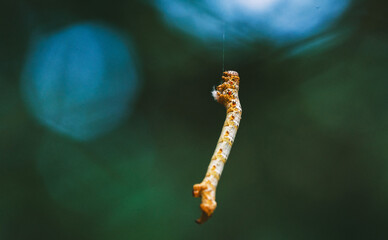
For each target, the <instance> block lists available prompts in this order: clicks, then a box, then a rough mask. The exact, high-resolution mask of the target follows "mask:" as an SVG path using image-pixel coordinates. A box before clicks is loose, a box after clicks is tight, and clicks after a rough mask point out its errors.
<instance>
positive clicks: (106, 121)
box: [21, 22, 138, 141]
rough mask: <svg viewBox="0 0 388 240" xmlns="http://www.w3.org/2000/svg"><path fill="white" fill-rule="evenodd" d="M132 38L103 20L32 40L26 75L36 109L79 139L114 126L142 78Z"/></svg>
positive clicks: (25, 83) (27, 93) (41, 118)
mask: <svg viewBox="0 0 388 240" xmlns="http://www.w3.org/2000/svg"><path fill="white" fill-rule="evenodd" d="M130 46H131V44H130V41H129V40H128V39H126V38H125V37H124V36H123V35H122V34H120V33H119V32H117V31H115V30H113V29H111V28H110V27H108V26H106V25H103V24H98V23H90V22H87V23H78V24H75V25H72V26H69V27H67V28H65V29H62V30H59V31H57V32H55V33H52V34H49V35H47V36H41V37H40V38H39V40H38V41H36V42H35V43H34V44H32V47H31V49H30V52H29V54H28V57H27V60H26V63H25V67H24V72H23V75H22V84H21V86H22V94H23V96H24V99H25V102H26V104H27V105H28V107H29V109H30V110H31V113H32V114H33V115H34V116H35V117H36V118H37V119H38V120H39V122H41V123H42V124H43V125H45V126H47V127H48V128H50V129H52V130H54V131H56V132H59V133H62V134H65V135H67V136H69V137H72V138H74V139H77V140H81V141H85V140H91V139H94V138H96V137H98V136H100V135H102V134H104V133H107V132H109V131H111V130H112V129H114V128H115V127H116V126H117V125H118V124H119V123H121V122H122V121H123V120H124V119H125V117H126V116H128V115H129V114H130V113H131V105H132V103H133V101H134V100H135V97H134V96H135V93H136V91H137V90H138V78H137V73H136V67H135V61H134V59H133V52H132V49H131V47H130Z"/></svg>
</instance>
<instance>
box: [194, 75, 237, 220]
mask: <svg viewBox="0 0 388 240" xmlns="http://www.w3.org/2000/svg"><path fill="white" fill-rule="evenodd" d="M239 85H240V77H239V75H238V73H237V72H236V71H226V72H224V73H223V76H222V83H221V84H220V85H218V86H217V87H216V88H215V89H214V90H213V91H212V96H213V98H214V100H216V101H217V102H219V103H220V104H222V105H224V106H225V108H226V119H225V122H224V126H223V128H222V131H221V135H220V138H219V139H218V142H217V146H216V149H215V150H214V153H213V156H212V158H211V160H210V164H209V167H208V169H207V172H206V175H205V177H204V179H203V181H202V182H201V183H199V184H195V185H194V186H193V196H194V197H201V198H202V202H201V205H200V208H201V210H202V215H201V217H200V218H199V219H197V220H196V222H197V223H199V224H202V223H204V222H206V221H207V220H208V219H209V218H210V217H211V216H212V215H213V212H214V210H215V209H216V207H217V202H216V188H217V185H218V181H219V180H220V177H221V174H222V170H223V169H224V165H225V163H226V160H227V159H228V156H229V153H230V150H231V148H232V145H233V142H234V139H235V137H236V133H237V129H238V127H239V125H240V120H241V114H242V108H241V104H240V100H239V97H238V90H239Z"/></svg>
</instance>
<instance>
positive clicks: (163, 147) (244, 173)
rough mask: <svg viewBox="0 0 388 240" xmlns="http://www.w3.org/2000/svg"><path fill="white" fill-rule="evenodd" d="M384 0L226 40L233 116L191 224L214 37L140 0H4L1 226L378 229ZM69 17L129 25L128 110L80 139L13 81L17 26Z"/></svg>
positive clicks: (23, 235)
mask: <svg viewBox="0 0 388 240" xmlns="http://www.w3.org/2000/svg"><path fill="white" fill-rule="evenodd" d="M386 9H387V4H386V3H385V2H384V1H353V5H352V6H351V7H350V8H349V10H348V11H347V12H346V14H345V15H344V16H342V18H341V19H340V20H339V21H338V22H337V24H336V25H334V26H332V27H331V28H330V29H328V30H327V31H326V32H324V33H322V34H321V35H318V36H316V37H314V38H311V39H307V40H305V41H303V42H300V43H296V44H294V45H292V46H286V47H282V48H275V47H274V46H272V45H271V44H269V43H267V44H265V45H264V44H259V43H257V44H252V45H249V46H244V48H241V49H239V48H235V47H231V46H226V49H225V66H226V68H227V69H231V70H236V71H238V72H239V73H240V77H241V90H240V99H241V103H242V107H243V119H242V121H241V127H240V129H239V132H238V134H237V138H236V142H235V145H234V146H233V149H232V153H231V155H230V159H229V161H228V163H227V165H226V167H225V171H224V173H223V176H222V178H221V182H220V185H219V187H218V190H217V201H218V208H217V210H216V212H215V215H214V217H212V219H210V221H209V222H207V223H206V224H204V225H202V226H198V225H196V224H195V223H194V219H196V218H197V217H199V215H200V210H199V202H200V201H199V200H198V199H194V198H192V196H191V189H192V185H193V184H195V183H198V182H200V181H201V180H202V177H203V176H204V174H205V171H206V168H207V165H208V163H209V160H210V157H211V154H212V152H213V150H214V147H215V144H216V140H217V139H218V136H219V133H220V130H221V126H222V123H223V121H224V117H225V113H224V109H223V108H222V106H221V105H219V104H217V103H215V102H214V101H213V100H212V99H211V96H210V90H211V88H212V86H213V85H215V84H217V83H218V82H219V81H220V76H221V70H222V57H221V56H222V46H218V45H212V46H208V45H206V44H205V43H203V42H198V41H196V40H195V39H193V38H190V37H188V36H186V35H182V34H181V33H179V32H177V31H175V30H173V29H170V28H168V27H166V26H165V25H164V23H163V22H162V20H161V18H160V16H159V15H158V13H157V12H156V11H155V10H154V9H152V8H151V7H150V6H149V5H147V4H144V3H141V2H140V1H139V2H130V1H123V0H113V1H109V2H106V1H82V2H81V3H80V2H79V1H75V0H72V1H48V0H43V1H37V0H33V1H7V2H5V1H2V2H1V3H0V239H7V240H8V239H10V240H13V239H58V240H59V239H93V240H98V239H110V240H116V239H117V240H121V239H169V240H170V239H260V240H261V239H263V240H266V239H270V240H283V239H287V240H288V239H298V240H303V239H306V240H307V239H308V240H310V239H322V240H323V239H386V238H388V230H387V224H388V73H387V70H388V34H387V26H388V22H387V20H386ZM83 20H97V21H103V22H106V23H108V24H110V25H112V26H115V27H117V28H119V29H120V30H122V31H123V32H125V33H127V34H128V35H130V36H131V38H132V39H133V41H134V45H135V46H136V50H137V53H138V57H139V63H140V64H139V68H140V73H141V77H142V89H141V91H140V93H139V97H138V99H137V102H136V106H135V110H134V112H133V115H132V116H131V117H130V119H128V121H127V122H126V123H125V124H123V125H121V126H120V127H119V128H118V129H116V130H115V131H113V132H111V133H109V134H107V135H105V136H103V137H101V138H99V139H96V140H94V141H92V142H88V143H79V142H76V141H73V140H71V139H68V138H67V137H65V136H61V135H57V134H55V133H53V132H51V131H49V130H47V129H46V128H45V127H43V126H41V125H40V124H39V123H38V122H37V121H36V120H34V119H33V117H32V116H30V114H29V113H28V111H27V110H26V107H25V105H24V103H23V101H22V97H21V95H20V86H19V79H20V74H21V71H22V66H23V60H24V59H25V54H26V53H27V49H28V44H29V41H30V39H29V36H30V33H31V32H30V31H31V28H36V29H38V30H39V31H42V32H50V31H53V30H56V29H59V28H61V27H64V26H66V25H68V24H71V23H75V22H78V21H83ZM331 36H334V37H331ZM322 39H323V40H322ZM325 39H328V40H327V41H324V40H325ZM320 40H321V41H320ZM314 42H315V43H316V44H314Z"/></svg>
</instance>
